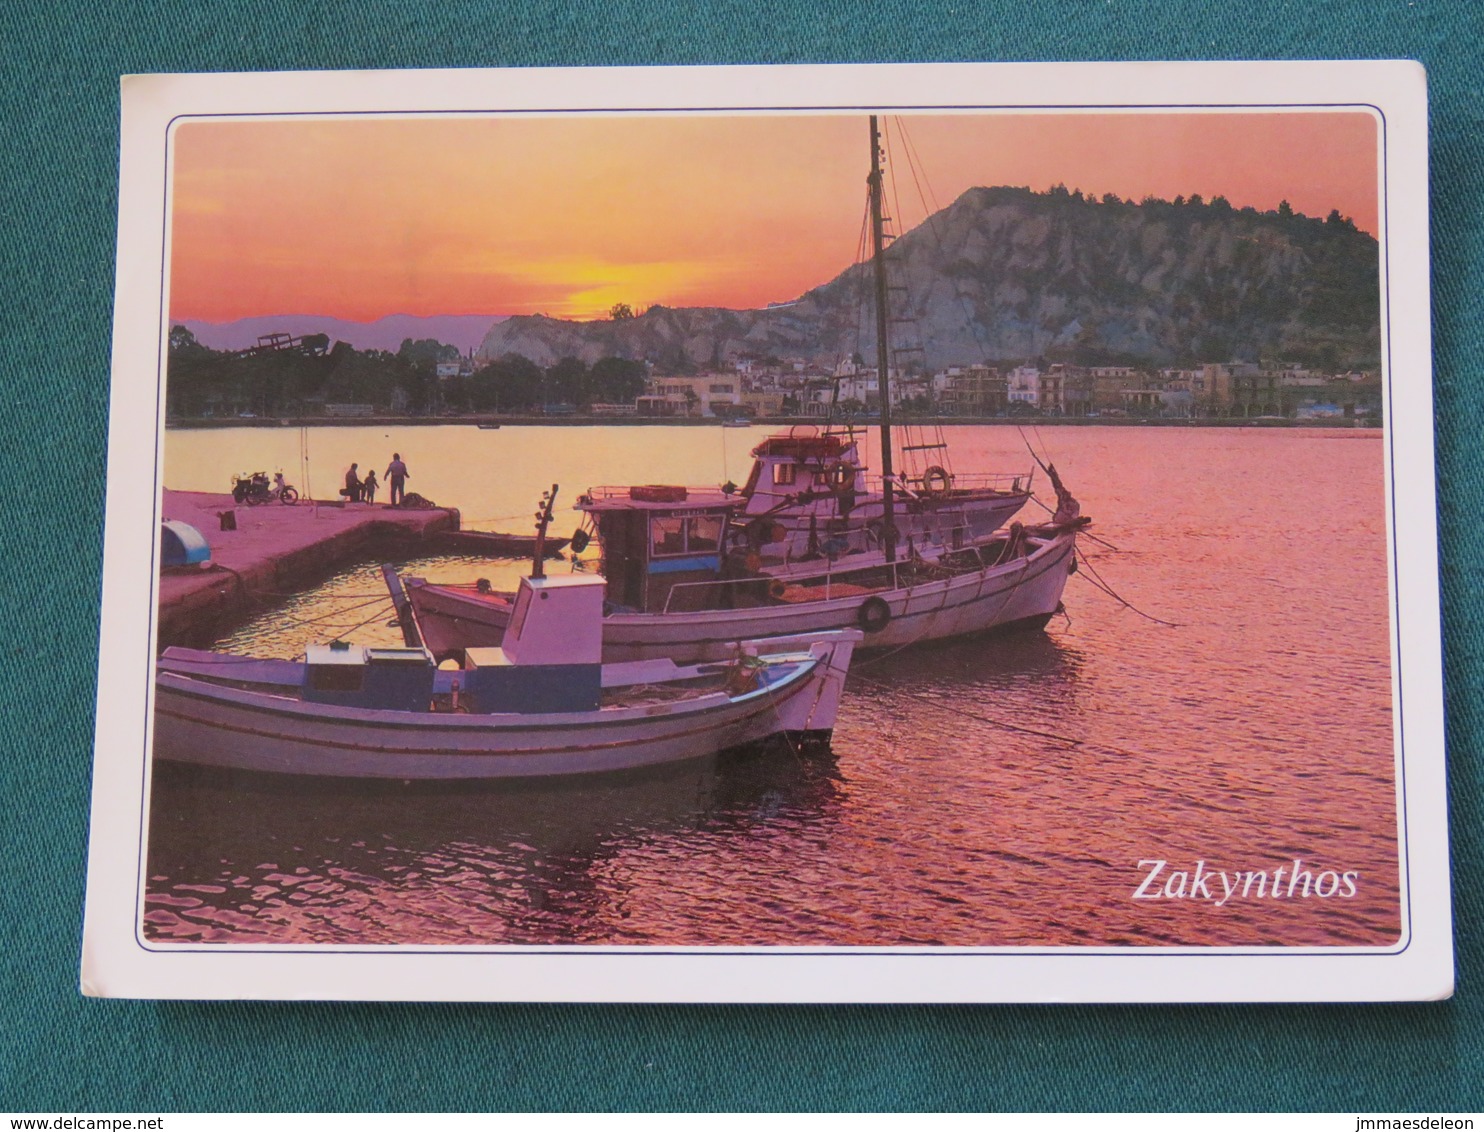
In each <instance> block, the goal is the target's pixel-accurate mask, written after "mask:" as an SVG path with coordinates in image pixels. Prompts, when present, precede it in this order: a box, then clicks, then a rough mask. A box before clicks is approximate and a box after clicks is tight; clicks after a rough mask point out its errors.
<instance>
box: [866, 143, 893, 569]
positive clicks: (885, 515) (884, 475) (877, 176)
mask: <svg viewBox="0 0 1484 1132" xmlns="http://www.w3.org/2000/svg"><path fill="white" fill-rule="evenodd" d="M866 183H867V184H868V185H870V187H871V250H872V255H873V258H874V259H875V261H876V388H877V389H878V390H880V393H881V541H882V545H883V546H884V548H885V551H886V560H887V561H888V562H895V561H896V560H897V521H896V508H895V503H894V501H893V499H892V495H893V491H892V464H891V387H890V384H889V382H888V379H887V374H886V371H887V366H888V350H887V345H886V322H887V314H886V309H887V308H886V254H885V243H886V240H885V237H884V236H883V235H882V226H881V132H880V130H879V129H877V126H876V115H874V114H872V115H871V176H870V177H869V178H868V179H867V182H866Z"/></svg>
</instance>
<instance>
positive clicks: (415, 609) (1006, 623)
mask: <svg viewBox="0 0 1484 1132" xmlns="http://www.w3.org/2000/svg"><path fill="white" fill-rule="evenodd" d="M871 144H872V172H871V178H870V182H869V183H870V185H871V218H872V232H873V236H874V248H875V260H876V295H877V303H876V305H877V314H878V329H879V334H878V363H879V373H880V374H881V375H882V378H883V381H884V380H885V375H886V374H887V373H888V372H889V367H888V364H887V361H888V359H887V336H886V326H885V319H886V316H885V310H886V294H887V285H886V278H885V263H884V258H885V257H884V254H883V244H884V240H883V234H882V216H881V201H880V194H881V169H880V161H879V155H880V142H879V136H878V132H877V124H876V119H875V118H874V117H872V119H871ZM883 393H884V395H883V397H882V415H881V416H882V419H881V452H882V462H883V468H882V476H881V480H880V487H881V490H880V493H879V495H878V496H876V498H875V499H874V500H872V501H871V503H872V505H873V506H874V507H875V510H874V511H868V512H867V514H870V515H872V516H873V518H872V520H871V522H869V523H867V524H866V525H864V526H861V525H859V524H856V525H846V524H845V522H844V520H842V519H841V518H840V516H839V514H838V511H837V512H836V513H834V514H833V515H831V514H830V513H828V512H810V511H808V510H802V511H797V510H796V511H793V512H791V513H789V514H787V515H785V509H784V508H783V507H781V506H780V505H779V504H778V503H776V502H775V503H769V504H767V505H766V506H763V507H762V508H761V509H760V510H756V511H753V510H749V508H750V507H751V501H752V500H753V499H754V498H758V492H757V486H758V484H760V483H761V482H762V480H763V478H764V477H763V475H762V473H761V472H759V471H758V467H759V466H763V467H772V468H779V467H784V466H789V467H793V468H798V467H801V466H802V467H805V468H808V469H809V472H810V477H811V478H810V479H809V480H808V481H807V483H809V484H814V483H817V482H818V481H817V480H816V479H815V478H814V477H815V476H816V475H819V474H822V475H824V476H825V478H826V479H828V478H829V477H830V476H839V477H840V479H841V481H842V482H841V484H840V485H839V487H840V490H831V492H830V498H831V499H832V500H833V503H834V506H836V507H837V508H838V507H840V506H841V505H842V500H843V499H844V497H845V496H846V495H847V492H846V490H844V489H845V488H848V487H849V486H850V484H851V483H853V484H855V485H856V487H857V488H859V487H861V486H862V485H861V477H862V476H863V474H864V473H863V470H862V469H861V468H860V467H859V464H858V461H857V462H856V463H855V464H853V465H851V464H848V463H845V462H843V459H842V458H843V457H846V456H849V457H850V458H851V459H854V453H855V452H857V451H858V448H857V446H856V443H855V437H854V435H853V434H851V433H846V434H844V435H841V434H839V433H833V434H831V433H823V432H818V431H815V432H807V433H802V432H801V433H791V434H789V435H786V436H784V437H781V438H771V439H770V441H769V442H767V443H765V445H764V446H763V448H762V449H760V452H761V453H762V455H760V456H759V461H760V465H758V466H755V468H754V476H753V480H754V481H757V482H756V483H754V484H753V489H754V490H752V491H750V492H749V491H748V490H745V489H744V491H743V492H742V493H740V494H739V493H737V492H736V491H728V490H726V488H722V489H719V490H718V489H700V490H697V489H693V488H689V487H684V486H677V485H642V486H635V487H628V488H596V489H593V490H591V491H589V492H587V493H586V494H584V495H583V496H581V497H580V498H579V500H578V506H579V508H580V509H581V510H583V511H584V512H585V513H586V515H587V516H588V518H589V519H590V520H591V526H592V529H593V531H594V533H595V535H596V538H597V539H598V542H599V544H600V547H601V551H602V559H601V566H600V568H601V571H602V573H603V575H604V577H605V578H606V580H607V595H606V597H607V602H606V615H605V616H604V618H603V656H604V658H605V659H607V660H610V661H614V662H632V661H642V660H649V659H654V658H659V657H665V658H669V659H673V660H675V661H677V662H684V663H699V662H702V661H707V660H716V659H719V658H720V657H721V656H722V655H724V653H725V650H726V648H727V647H728V642H729V641H734V640H737V639H739V637H746V638H748V639H751V638H754V637H765V636H769V635H773V634H795V633H801V632H814V631H829V630H844V629H857V630H859V631H861V632H862V634H863V647H871V648H895V647H901V646H904V645H909V644H916V643H919V642H922V641H931V640H938V639H942V638H945V637H952V636H959V635H962V634H968V633H982V632H988V631H994V630H1007V629H1016V628H1040V627H1044V626H1045V624H1046V623H1047V621H1049V619H1050V618H1051V617H1052V616H1054V615H1055V613H1056V612H1057V610H1058V609H1060V607H1061V596H1062V593H1063V590H1064V589H1065V586H1066V581H1067V578H1068V577H1069V575H1070V574H1071V573H1072V572H1073V571H1074V570H1075V569H1076V562H1077V558H1076V542H1077V534H1078V532H1079V531H1080V530H1082V529H1083V528H1084V527H1085V526H1086V525H1087V524H1088V522H1089V520H1088V519H1087V517H1085V516H1083V515H1082V514H1081V507H1080V505H1079V504H1078V503H1077V500H1076V499H1075V498H1074V497H1073V496H1072V494H1071V492H1070V491H1069V490H1067V488H1066V486H1065V484H1064V483H1063V482H1062V480H1061V478H1060V476H1058V475H1057V473H1056V471H1055V469H1054V468H1053V467H1051V466H1049V465H1048V466H1046V469H1045V470H1046V473H1047V475H1048V477H1049V479H1050V481H1051V484H1052V487H1053V488H1054V489H1055V491H1056V494H1057V507H1056V509H1055V511H1054V513H1053V515H1052V517H1051V519H1050V521H1049V522H1047V523H1044V524H1039V525H1031V526H1027V525H1022V524H1018V523H1017V524H1013V525H1012V526H1010V527H1009V528H1008V529H1003V530H1002V529H1000V524H999V521H998V519H997V518H996V517H995V516H996V512H995V511H993V510H992V509H990V508H987V507H986V508H985V509H984V510H983V511H982V512H979V514H981V515H982V516H983V517H982V519H980V520H977V521H975V520H972V519H967V518H965V515H966V514H972V513H974V512H973V509H972V508H968V507H954V506H945V504H949V503H950V502H951V501H953V500H954V498H955V497H954V496H953V495H952V494H951V492H952V490H953V484H952V481H951V480H948V481H946V482H945V481H944V480H943V479H935V481H934V484H935V489H933V490H929V489H928V488H927V487H926V486H925V485H923V484H922V483H921V481H919V485H918V486H919V487H922V490H914V489H913V488H912V487H911V486H910V485H908V484H907V482H906V480H905V479H902V478H899V477H897V476H896V475H895V474H894V472H893V467H892V464H893V448H894V439H893V435H892V424H891V414H890V400H891V399H890V396H889V390H884V391H883ZM775 442H776V443H775ZM764 460H773V461H776V463H774V464H772V465H768V464H763V463H762V461H764ZM785 461H792V463H791V464H785ZM840 467H847V468H848V469H849V471H848V473H847V474H848V476H849V477H851V478H850V480H849V482H848V483H847V482H844V481H845V475H841V474H840V473H838V472H835V471H833V470H832V469H837V468H840ZM768 479H769V480H770V482H771V483H772V484H774V485H777V484H780V482H781V480H783V479H786V473H785V474H784V475H782V476H780V475H778V474H777V473H776V472H775V473H773V474H771V475H770V476H769V477H768ZM805 482H806V481H803V480H800V479H795V480H794V481H793V486H796V487H800V489H801V490H800V491H799V492H798V493H796V494H795V495H794V496H793V497H792V501H793V503H794V504H799V503H801V502H802V504H803V505H804V506H805V507H806V508H807V507H808V506H810V505H812V504H813V503H814V502H815V501H816V500H815V498H812V497H805V495H804V491H803V484H804V483H805ZM964 490H965V491H967V490H968V489H964ZM864 494H865V493H864V492H863V491H859V490H857V491H856V492H855V497H854V500H853V502H852V503H851V504H850V505H849V506H848V510H849V512H850V513H851V514H852V515H857V516H858V514H859V512H858V508H859V507H860V505H861V499H862V496H863V495H864ZM1029 494H1030V487H1029V477H1026V478H1025V480H1024V481H1021V480H1018V479H1016V480H1012V482H1011V483H1010V484H1009V485H1007V490H1005V491H1003V492H998V491H997V489H996V492H990V491H988V490H986V491H984V492H982V493H980V494H978V495H976V496H975V498H976V499H977V500H982V501H984V502H986V503H987V502H989V501H990V500H991V499H992V498H998V499H999V500H1000V502H1001V504H1002V505H1004V506H1012V505H1013V508H1018V507H1019V506H1021V504H1022V503H1023V502H1024V501H1025V499H1027V498H1029ZM960 498H961V499H964V501H965V503H967V498H966V497H960ZM1011 513H1013V511H1012V512H1011ZM786 518H787V519H788V520H791V521H792V523H793V525H792V526H790V525H789V524H788V523H787V522H785V519H786ZM582 533H583V534H586V533H587V531H586V529H584V530H583V531H582ZM576 541H578V540H574V546H575V545H576ZM780 546H781V547H782V548H783V550H782V554H781V555H779V554H778V553H777V552H776V551H777V548H779V547H780ZM769 547H773V548H774V550H775V553H774V554H773V555H772V556H771V557H769V556H767V555H765V553H764V552H765V551H766V550H767V549H768V548H769ZM578 549H581V548H580V547H579V548H578ZM385 573H386V575H387V579H388V584H389V585H391V586H392V588H393V593H394V597H395V598H396V599H397V600H398V601H399V602H401V603H404V604H405V606H406V607H407V608H408V609H409V610H410V611H411V612H412V613H413V614H415V617H416V621H417V624H418V626H419V631H420V633H421V637H420V639H419V641H418V642H417V643H419V644H421V645H424V646H425V647H427V648H429V649H431V650H432V651H433V653H434V654H435V655H437V656H457V655H459V653H460V650H464V649H467V648H470V647H476V648H477V647H488V646H490V645H493V644H495V643H498V642H499V641H500V640H501V639H502V636H503V634H504V632H505V631H506V627H507V626H508V625H510V624H511V623H512V622H513V618H514V602H513V600H512V599H511V598H510V597H509V596H508V595H503V594H499V593H496V592H494V591H493V590H492V588H491V587H490V585H489V584H488V583H487V582H483V581H480V582H476V583H473V584H471V585H463V586H457V585H435V584H433V583H429V582H427V581H425V580H423V579H420V578H416V577H409V578H405V579H403V578H400V577H398V576H396V575H395V573H394V572H392V571H390V570H387V571H385Z"/></svg>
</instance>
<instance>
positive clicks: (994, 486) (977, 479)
mask: <svg viewBox="0 0 1484 1132" xmlns="http://www.w3.org/2000/svg"><path fill="white" fill-rule="evenodd" d="M934 470H935V469H932V468H929V469H927V470H926V471H925V472H923V473H921V474H913V473H911V472H905V473H904V472H899V473H898V474H897V476H896V483H897V490H898V491H900V490H901V489H902V485H903V484H905V485H906V487H907V489H908V490H909V491H911V492H912V494H914V495H923V496H928V497H931V496H933V495H935V494H939V493H941V491H942V489H943V484H944V481H943V480H942V479H941V478H938V477H936V476H934V475H933V474H932V473H933V472H934ZM1034 481H1035V471H1034V470H1032V471H1029V472H1025V473H1017V472H959V473H955V474H953V475H950V476H949V477H948V478H947V488H948V489H949V490H951V491H955V492H958V491H985V492H990V491H992V492H999V493H1002V494H1007V495H1019V494H1021V493H1023V492H1029V491H1030V490H1031V488H1032V485H1033V483H1034ZM881 482H882V480H881V477H880V476H867V477H866V490H867V491H870V492H874V493H880V491H881Z"/></svg>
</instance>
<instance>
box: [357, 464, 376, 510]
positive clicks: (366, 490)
mask: <svg viewBox="0 0 1484 1132" xmlns="http://www.w3.org/2000/svg"><path fill="white" fill-rule="evenodd" d="M361 498H362V499H364V500H365V501H366V502H367V503H368V504H370V505H371V506H373V507H374V506H375V505H376V469H375V468H372V469H371V470H370V471H369V472H367V473H366V478H365V479H363V480H362V481H361Z"/></svg>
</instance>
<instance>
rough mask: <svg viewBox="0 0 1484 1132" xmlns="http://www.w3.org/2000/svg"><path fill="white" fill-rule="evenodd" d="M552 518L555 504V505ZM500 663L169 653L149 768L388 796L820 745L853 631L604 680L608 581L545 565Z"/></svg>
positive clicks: (620, 671) (355, 652) (162, 668)
mask: <svg viewBox="0 0 1484 1132" xmlns="http://www.w3.org/2000/svg"><path fill="white" fill-rule="evenodd" d="M548 506H549V504H548ZM533 575H534V576H533V577H530V578H523V579H522V580H521V586H520V590H519V592H518V593H517V595H516V597H515V600H514V602H513V605H512V618H511V621H510V623H509V627H508V629H507V630H506V631H505V632H504V633H503V634H502V644H501V646H500V647H493V648H466V649H464V650H462V653H461V655H462V664H461V666H460V667H459V668H458V669H457V670H445V669H440V668H439V667H438V666H437V663H436V661H435V659H434V657H433V655H432V653H431V652H430V651H429V650H428V649H426V648H419V647H409V648H390V649H388V648H365V647H360V646H354V645H350V644H347V643H344V642H334V643H332V644H330V645H324V646H316V647H314V648H311V649H310V650H309V652H308V654H307V655H306V657H305V659H304V660H303V661H281V660H280V661H274V660H256V659H253V658H250V657H239V656H231V655H226V654H220V653H211V652H202V651H198V650H191V649H178V648H172V649H167V650H166V651H165V653H164V655H163V656H162V657H161V658H160V660H159V662H158V671H157V676H156V697H155V715H154V720H155V730H154V757H155V758H156V759H160V760H163V761H169V762H184V763H194V764H198V765H205V766H215V767H225V768H232V769H235V770H248V771H263V772H274V773H280V774H298V775H317V776H330V777H354V778H391V779H489V778H531V777H548V776H561V775H573V774H586V773H595V772H606V771H619V770H628V769H632V768H636V767H644V766H653V765H656V764H660V763H671V762H679V761H684V760H689V759H696V758H702V757H705V756H709V755H713V754H716V753H718V752H721V751H724V750H727V749H730V748H733V747H739V746H744V745H747V744H749V743H754V742H758V741H760V740H765V739H768V738H770V737H773V736H778V735H786V736H790V737H792V738H794V739H796V740H798V741H800V742H806V743H818V742H820V741H827V740H828V737H829V735H830V732H831V731H832V729H833V728H834V723H835V714H836V710H837V708H838V706H839V701H840V694H841V691H842V689H843V687H844V683H845V675H846V671H847V669H848V668H849V664H850V657H851V653H852V650H853V649H854V647H855V644H856V642H857V641H859V640H860V638H861V634H860V633H859V632H856V631H847V632H833V633H822V634H811V635H808V636H805V637H794V638H790V639H773V640H768V641H740V642H734V643H733V644H732V646H731V648H730V650H728V651H727V655H726V657H725V658H724V659H720V660H719V662H718V663H707V664H695V665H688V666H683V665H679V664H676V663H675V662H674V661H673V660H669V659H657V660H648V661H641V662H638V663H628V664H604V663H602V643H601V632H602V629H601V620H602V608H603V593H604V582H603V579H602V578H598V577H594V576H592V575H582V574H573V575H562V576H557V577H545V576H543V571H542V569H541V558H540V557H539V555H538V557H537V558H536V567H535V569H534V570H533Z"/></svg>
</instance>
